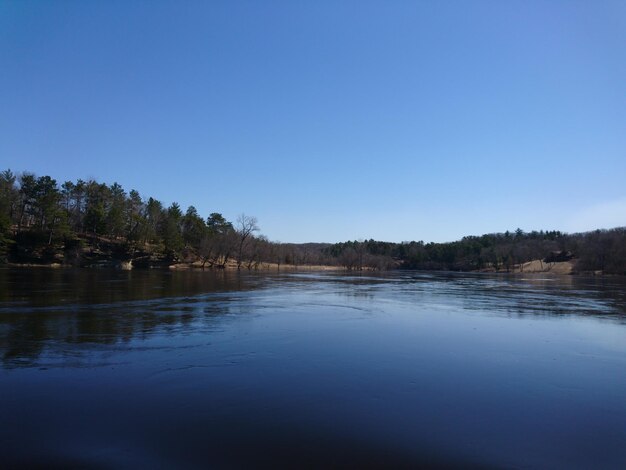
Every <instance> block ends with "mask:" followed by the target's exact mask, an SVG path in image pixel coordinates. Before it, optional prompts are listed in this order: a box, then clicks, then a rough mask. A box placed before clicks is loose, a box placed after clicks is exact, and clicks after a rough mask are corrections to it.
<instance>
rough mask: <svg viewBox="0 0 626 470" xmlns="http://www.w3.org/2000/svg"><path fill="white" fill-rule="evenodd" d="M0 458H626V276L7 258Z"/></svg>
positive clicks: (595, 462)
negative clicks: (189, 267)
mask: <svg viewBox="0 0 626 470" xmlns="http://www.w3.org/2000/svg"><path fill="white" fill-rule="evenodd" d="M0 359H1V362H0V369H1V370H0V398H1V399H0V458H1V460H2V461H3V462H4V465H3V467H5V468H6V467H29V468H30V467H38V466H39V467H46V468H51V467H52V468H54V467H56V468H68V467H87V468H93V467H97V468H137V467H141V468H206V467H212V468H249V467H267V466H291V467H333V466H334V467H346V466H352V467H355V468H361V467H413V468H414V467H416V466H429V467H435V468H437V467H441V468H448V467H463V468H468V467H469V468H472V467H474V468H626V281H625V279H623V278H617V277H615V278H611V277H596V278H586V277H575V276H567V277H565V276H564V277H546V276H543V275H515V276H513V275H481V274H456V273H419V272H389V273H382V274H381V273H374V274H363V275H358V274H356V275H355V274H345V273H313V272H303V273H281V274H277V273H273V274H268V273H247V272H246V273H241V274H240V273H237V272H209V271H207V272H194V271H186V272H169V271H161V270H146V271H139V270H135V271H130V272H124V271H106V270H72V269H56V270H55V269H43V268H41V269H26V268H22V269H0Z"/></svg>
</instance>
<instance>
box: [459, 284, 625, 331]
mask: <svg viewBox="0 0 626 470" xmlns="http://www.w3.org/2000/svg"><path fill="white" fill-rule="evenodd" d="M450 280H453V278H451V279H450ZM625 287H626V280H624V279H623V278H620V277H582V276H555V277H545V276H532V275H530V276H524V277H520V276H508V275H502V276H487V277H483V276H482V275H478V276H476V277H475V278H470V280H469V281H467V282H465V283H464V286H463V287H461V288H460V289H458V292H457V293H456V294H457V295H460V296H462V297H463V307H464V308H465V309H470V310H482V311H484V312H486V313H489V312H493V313H494V314H505V315H507V316H515V317H537V316H545V317H565V316H593V317H598V318H606V319H610V320H612V321H615V322H618V323H626V294H625V292H626V289H625Z"/></svg>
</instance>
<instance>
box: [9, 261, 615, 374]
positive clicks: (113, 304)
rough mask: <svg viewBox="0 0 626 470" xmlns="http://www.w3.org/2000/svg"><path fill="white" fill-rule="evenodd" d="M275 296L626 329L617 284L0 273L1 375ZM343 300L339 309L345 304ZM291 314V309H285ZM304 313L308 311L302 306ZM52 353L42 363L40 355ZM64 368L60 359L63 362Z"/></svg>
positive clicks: (539, 279) (448, 277) (204, 326)
mask: <svg viewBox="0 0 626 470" xmlns="http://www.w3.org/2000/svg"><path fill="white" fill-rule="evenodd" d="M259 290H265V291H270V292H271V297H272V298H273V299H274V304H275V306H277V305H280V303H281V296H283V300H282V301H285V299H288V300H287V302H291V301H292V299H291V298H290V297H289V296H288V295H287V297H285V294H288V293H290V292H299V291H306V292H309V293H311V294H312V295H313V297H315V298H316V299H317V300H319V302H318V303H316V301H314V302H309V304H307V306H308V307H309V308H314V307H315V308H323V307H326V308H329V307H333V306H335V307H338V306H339V307H341V306H342V305H343V306H345V305H344V304H345V303H346V302H347V303H349V304H350V305H349V307H350V308H355V309H361V310H363V311H364V310H367V309H369V310H371V311H378V312H381V311H384V309H385V306H386V305H387V304H386V303H385V302H387V303H389V302H392V303H393V304H394V305H395V306H396V307H397V306H398V305H402V303H406V304H408V305H410V306H411V307H412V308H415V307H418V308H420V309H428V308H430V309H441V310H444V311H453V310H455V309H459V310H463V311H467V312H470V313H474V314H479V315H505V316H512V317H520V318H523V317H528V316H531V317H537V316H546V317H555V316H556V317H559V316H580V315H582V316H593V317H596V318H602V319H607V320H611V321H615V322H618V323H625V322H626V294H625V293H626V286H625V283H624V280H623V279H621V278H583V277H575V276H561V277H545V276H529V275H526V276H485V275H472V274H463V275H456V274H450V273H437V274H429V273H389V274H386V275H380V274H377V275H367V274H365V275H361V276H354V275H350V276H346V275H340V274H336V273H330V274H329V273H323V274H314V273H313V274H311V273H307V274H287V275H262V274H261V275H249V274H244V275H242V274H239V273H235V272H224V271H217V272H213V271H207V272H198V271H186V272H168V271H160V270H155V271H149V270H146V271H134V272H124V271H106V270H61V269H3V270H0V353H1V354H2V360H3V364H4V366H5V367H16V366H34V365H38V364H39V362H38V360H39V359H40V358H41V357H42V355H44V356H47V360H48V363H54V362H58V361H52V362H51V359H53V356H55V355H58V356H60V358H61V359H60V361H61V363H62V362H63V359H62V358H63V357H71V358H72V359H73V363H74V364H76V363H77V358H79V357H81V356H82V355H85V354H88V353H89V348H83V349H80V348H75V347H72V345H92V349H95V348H96V346H97V345H115V344H118V343H129V342H130V341H131V340H133V339H142V340H145V339H147V338H148V337H150V336H151V335H155V334H156V335H176V334H183V333H185V332H189V331H195V332H199V331H202V332H207V331H209V330H210V328H211V327H212V325H213V324H215V323H216V322H219V318H220V317H221V316H224V315H229V314H230V313H232V312H233V311H235V310H239V311H241V310H242V305H243V307H244V310H245V311H255V310H256V311H260V310H262V309H263V308H265V307H267V305H265V304H263V303H258V304H252V305H248V304H247V303H246V302H245V293H250V292H253V291H259ZM342 299H343V300H342ZM288 305H289V304H288ZM301 306H302V305H301ZM44 353H46V354H44ZM57 360H59V358H57Z"/></svg>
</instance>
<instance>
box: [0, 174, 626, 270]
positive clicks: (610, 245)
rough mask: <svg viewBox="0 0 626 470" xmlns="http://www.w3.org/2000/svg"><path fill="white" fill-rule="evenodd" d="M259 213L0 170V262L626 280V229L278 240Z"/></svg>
mask: <svg viewBox="0 0 626 470" xmlns="http://www.w3.org/2000/svg"><path fill="white" fill-rule="evenodd" d="M259 231H260V229H259V225H258V221H257V219H256V218H255V217H252V216H248V215H245V214H241V215H239V216H238V217H237V218H236V220H234V221H228V220H226V218H225V217H224V216H223V215H222V214H221V213H220V212H213V213H211V214H209V215H208V216H207V217H203V216H201V215H200V214H199V213H198V211H197V210H196V208H195V207H194V206H189V207H188V208H187V209H186V210H183V209H182V208H181V207H180V206H179V205H178V204H177V203H172V204H171V205H169V206H167V207H166V206H164V204H163V203H162V202H160V201H159V200H157V199H155V198H153V197H148V198H144V197H142V196H141V195H140V194H139V193H138V192H137V191H135V190H130V191H128V192H127V191H126V190H124V188H122V186H120V185H119V184H117V183H113V184H111V185H107V184H104V183H99V182H97V181H95V180H88V181H83V180H77V181H75V182H73V181H65V182H64V183H62V184H60V185H59V184H58V183H57V181H56V180H54V179H53V178H51V177H50V176H36V175H35V174H33V173H30V172H23V173H21V174H19V175H17V174H14V173H13V172H12V171H11V170H5V171H3V172H2V173H0V261H2V262H4V263H13V264H59V265H68V266H123V265H129V264H131V265H132V267H158V266H162V267H166V266H171V265H174V264H178V263H187V264H189V265H191V264H193V265H194V266H197V267H200V268H204V269H223V268H226V267H236V268H238V269H259V268H260V267H262V266H264V265H265V266H267V265H268V264H271V265H273V266H275V267H277V268H279V269H280V267H281V266H284V265H291V266H307V265H328V266H336V267H340V268H344V269H348V270H355V271H359V270H365V269H367V270H372V269H377V270H386V269H418V270H455V271H481V270H493V271H496V272H500V271H502V272H507V271H511V270H513V269H514V268H515V267H516V266H519V265H522V264H523V263H526V262H528V261H532V260H541V262H545V263H550V262H554V261H565V260H574V261H575V262H576V271H578V272H598V273H606V274H626V227H621V228H614V229H610V230H595V231H592V232H586V233H577V234H566V233H562V232H560V231H531V232H525V231H523V230H522V229H519V228H518V229H516V230H514V231H506V232H504V233H492V234H485V235H481V236H466V237H464V238H462V239H461V240H458V241H455V242H449V243H432V242H431V243H424V242H423V241H407V242H401V243H392V242H383V241H375V240H355V241H348V242H344V243H336V244H329V243H303V244H295V243H279V242H273V241H270V240H269V239H268V238H267V237H265V236H263V235H260V234H259Z"/></svg>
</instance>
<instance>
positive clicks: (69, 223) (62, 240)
mask: <svg viewBox="0 0 626 470" xmlns="http://www.w3.org/2000/svg"><path fill="white" fill-rule="evenodd" d="M258 231H259V226H258V222H257V219H256V218H255V217H251V216H247V215H245V214H241V215H240V216H239V217H237V219H236V220H235V221H234V222H230V221H228V220H226V218H225V217H224V216H223V215H222V214H221V213H219V212H213V213H211V214H210V215H209V216H208V217H206V218H204V217H202V216H200V214H199V213H198V211H197V210H196V208H195V207H194V206H189V207H188V208H187V209H186V210H185V211H183V209H182V208H181V207H180V206H179V204H177V203H175V202H174V203H172V204H171V205H169V206H167V207H166V206H165V205H164V204H163V203H162V202H160V201H159V200H157V199H155V198H153V197H149V198H147V199H145V198H142V197H141V196H140V194H139V193H138V192H137V191H136V190H131V191H129V192H126V191H125V190H124V188H123V187H122V186H121V185H119V184H118V183H113V184H112V185H107V184H104V183H99V182H97V181H95V180H88V181H84V180H80V179H79V180H77V181H65V182H64V183H62V184H61V185H59V184H58V183H57V182H56V180H54V179H53V178H51V177H50V176H39V177H38V176H36V175H35V174H33V173H29V172H25V173H22V174H20V175H16V174H14V173H13V172H11V171H10V170H5V171H3V172H2V173H0V257H2V258H3V259H4V260H12V261H17V262H20V261H22V262H29V261H30V262H37V261H41V262H51V261H58V262H61V263H69V264H80V263H81V261H85V260H87V261H94V260H96V261H97V260H98V259H100V260H101V261H106V260H107V259H109V258H111V257H115V258H118V259H126V260H134V261H138V262H139V261H142V260H143V261H144V262H145V263H146V264H147V265H150V264H158V263H161V264H172V263H175V262H194V261H195V262H196V263H199V264H200V265H201V266H202V267H212V268H224V267H226V266H227V265H229V264H231V265H232V264H234V265H236V266H237V267H238V268H243V267H246V268H249V269H251V268H253V267H257V266H258V265H259V263H261V262H263V261H265V262H275V263H277V264H280V263H281V262H283V261H284V260H285V259H288V260H289V261H290V262H292V263H297V262H298V261H299V260H300V257H299V256H298V254H299V252H300V251H301V250H295V249H293V248H291V249H290V248H289V246H284V247H283V245H282V244H280V243H272V242H269V241H268V240H267V238H265V237H263V236H260V235H258V234H257V232H258Z"/></svg>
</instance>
